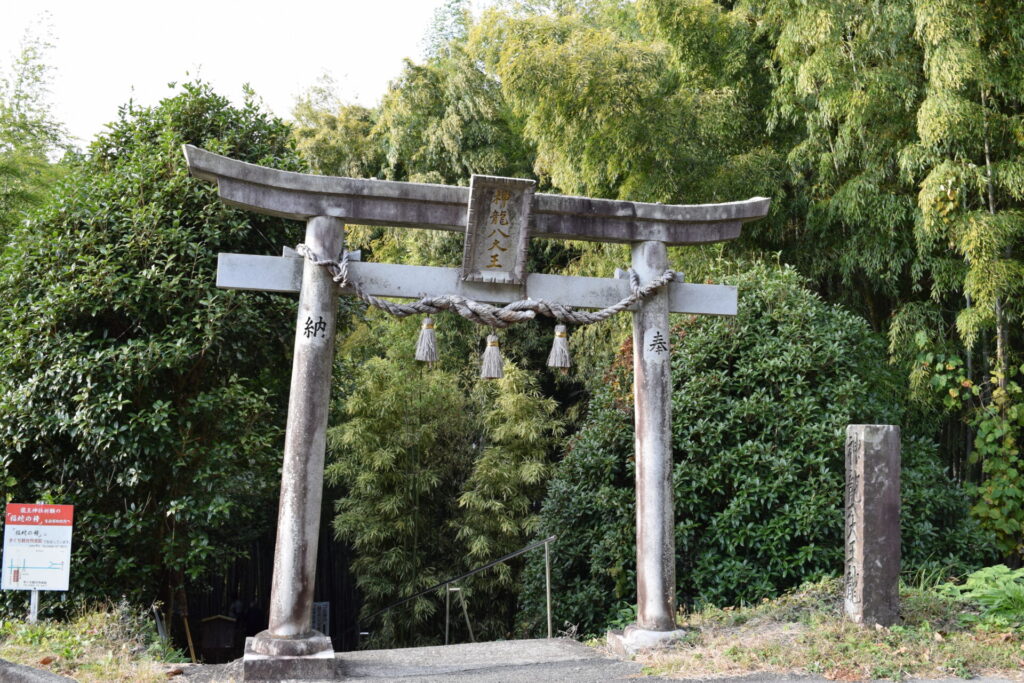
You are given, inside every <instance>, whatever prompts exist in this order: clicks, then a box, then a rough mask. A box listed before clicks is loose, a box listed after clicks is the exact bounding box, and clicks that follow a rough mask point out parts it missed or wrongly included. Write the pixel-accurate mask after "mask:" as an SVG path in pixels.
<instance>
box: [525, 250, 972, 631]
mask: <svg viewBox="0 0 1024 683" xmlns="http://www.w3.org/2000/svg"><path fill="white" fill-rule="evenodd" d="M731 284H736V285H738V286H739V288H740V309H739V314H738V315H737V316H736V317H735V318H710V317H699V318H698V317H694V316H691V317H688V318H687V319H685V320H682V321H680V322H677V323H676V324H675V325H673V328H672V344H673V358H672V374H673V383H674V384H673V386H674V390H673V434H672V443H673V451H674V461H675V467H674V474H673V485H674V491H675V523H676V551H677V568H676V571H677V590H678V595H677V597H678V599H679V602H680V604H689V605H693V604H706V603H711V604H717V605H723V604H737V603H752V602H755V601H758V600H760V599H761V598H764V597H768V596H775V595H778V594H780V593H782V592H783V591H785V590H786V589H789V588H793V587H795V586H798V585H799V584H801V583H802V582H804V581H808V580H815V579H818V578H821V577H823V576H826V575H830V574H837V573H839V572H841V571H842V562H843V538H842V526H843V488H844V487H843V478H844V463H843V461H844V455H843V442H844V435H845V429H846V426H847V425H848V424H857V423H879V424H901V423H902V422H903V421H904V420H905V415H904V411H903V409H902V404H901V395H902V388H901V384H900V379H899V375H898V373H897V372H894V370H893V369H892V368H891V367H889V366H888V365H887V363H886V361H885V358H886V355H885V349H884V346H883V342H882V340H881V339H880V338H879V337H878V336H877V335H875V334H873V333H872V332H871V330H870V329H869V328H868V326H867V324H866V323H865V322H864V321H863V320H861V319H860V318H858V317H856V316H854V315H852V314H851V313H849V312H847V311H845V310H842V309H840V308H838V307H834V306H829V305H827V304H825V303H823V302H822V301H821V300H820V299H819V298H818V297H817V296H816V295H814V294H812V293H810V292H809V291H808V290H807V289H805V287H804V284H803V282H802V281H801V279H800V277H799V276H798V275H797V273H796V272H795V271H793V270H791V269H785V268H784V269H773V268H769V267H766V266H759V267H756V268H754V269H752V270H750V271H748V272H746V273H744V274H742V275H739V276H737V277H735V278H732V279H731ZM631 353H632V350H631V348H630V347H629V346H628V344H627V345H626V346H624V347H623V349H622V350H621V352H620V354H619V358H618V360H617V361H616V363H615V364H614V366H613V367H612V368H611V370H610V371H609V374H608V381H607V382H606V384H605V389H604V390H603V391H602V392H600V393H599V394H598V395H597V396H595V398H594V400H593V402H592V404H591V408H590V414H589V416H588V418H587V420H586V422H585V424H584V427H583V428H582V430H581V431H580V432H579V433H578V434H577V436H576V438H575V439H574V441H573V442H572V443H571V444H570V447H569V450H568V453H567V454H566V456H565V458H564V459H563V460H562V461H561V462H560V463H559V464H558V466H557V468H556V473H555V475H554V477H553V479H552V481H551V484H550V486H549V489H548V496H547V499H546V501H545V503H544V507H543V510H542V524H541V527H542V528H541V534H557V535H558V536H559V541H558V542H557V543H556V544H555V545H554V547H553V554H554V563H553V583H554V590H555V594H556V596H557V600H556V609H557V619H558V621H559V622H560V623H561V622H569V623H572V624H577V625H578V626H579V627H580V629H581V630H582V631H583V632H584V633H587V632H596V631H598V630H600V629H602V628H603V627H604V626H605V625H606V623H608V622H610V621H612V620H614V619H615V617H616V614H617V612H618V610H619V609H621V603H622V602H623V601H628V602H632V601H634V600H635V594H634V591H635V531H634V528H635V527H634V469H633V417H632V416H633V404H632V395H631V393H630V391H631V389H630V386H631V379H632V377H631V367H632V365H631ZM917 429H918V426H917V425H914V424H903V467H904V475H903V494H902V495H903V516H902V525H903V537H904V555H905V558H904V565H905V566H915V565H917V564H921V563H924V562H926V561H931V562H956V561H958V558H964V557H965V556H966V557H967V558H968V559H970V556H971V555H972V553H973V554H974V555H977V554H978V552H981V549H978V548H976V547H975V546H976V545H977V544H972V543H971V542H969V535H970V531H971V529H972V527H971V526H970V525H969V524H968V523H966V522H965V512H966V502H965V499H964V497H963V495H962V493H961V492H960V491H959V489H958V488H957V487H956V486H955V485H954V484H952V483H951V482H950V481H949V480H948V478H947V477H946V476H945V474H944V473H943V471H942V467H941V465H940V464H939V462H938V459H937V456H936V453H935V451H936V447H935V446H934V445H933V444H932V443H931V442H930V441H928V440H927V439H924V438H922V437H921V436H920V435H918V434H916V433H915V431H916V430H917ZM542 576H543V574H542V567H541V566H540V565H539V564H538V562H536V561H534V562H533V564H532V566H531V571H530V572H529V577H528V581H527V589H526V595H525V596H524V607H523V610H522V612H521V619H522V620H523V621H525V622H532V623H535V622H536V618H537V615H540V614H542V613H543V579H542Z"/></svg>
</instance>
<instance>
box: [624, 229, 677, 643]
mask: <svg viewBox="0 0 1024 683" xmlns="http://www.w3.org/2000/svg"><path fill="white" fill-rule="evenodd" d="M632 266H633V270H634V271H636V274H637V275H638V276H639V278H640V283H641V285H644V284H646V283H648V282H650V281H651V280H654V279H655V278H658V277H661V275H662V274H664V272H665V271H666V270H668V248H667V247H666V246H665V244H664V243H663V242H637V243H635V244H633V259H632ZM668 311H669V305H668V288H667V287H663V288H661V289H660V290H658V291H657V292H655V293H654V294H653V295H652V296H650V297H647V298H646V299H644V300H642V301H641V302H640V303H639V304H638V306H637V310H636V311H635V312H634V313H633V403H634V406H635V408H634V420H635V431H636V437H635V438H636V451H635V453H636V564H637V566H636V583H637V626H638V627H639V628H640V629H643V630H646V631H673V630H675V628H676V621H675V612H676V606H675V586H676V567H675V558H676V553H675V524H674V521H673V520H674V514H673V510H672V368H671V362H670V361H671V353H670V349H669V327H668V325H669V321H668Z"/></svg>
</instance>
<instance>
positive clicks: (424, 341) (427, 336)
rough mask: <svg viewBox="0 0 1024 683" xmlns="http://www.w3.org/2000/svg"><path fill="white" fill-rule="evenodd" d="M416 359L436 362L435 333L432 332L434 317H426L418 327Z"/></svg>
mask: <svg viewBox="0 0 1024 683" xmlns="http://www.w3.org/2000/svg"><path fill="white" fill-rule="evenodd" d="M416 360H419V361H423V362H424V363H436V362H437V335H436V334H434V319H433V318H431V317H426V318H424V319H423V326H422V327H421V328H420V338H419V340H417V342H416Z"/></svg>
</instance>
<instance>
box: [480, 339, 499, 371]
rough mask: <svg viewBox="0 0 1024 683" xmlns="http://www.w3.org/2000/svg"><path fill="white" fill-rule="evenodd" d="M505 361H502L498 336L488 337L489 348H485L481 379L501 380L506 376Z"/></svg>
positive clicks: (481, 365)
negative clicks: (503, 367)
mask: <svg viewBox="0 0 1024 683" xmlns="http://www.w3.org/2000/svg"><path fill="white" fill-rule="evenodd" d="M502 365H504V361H502V359H501V347H500V345H499V344H498V335H496V334H489V335H487V346H486V347H484V357H483V363H481V364H480V377H482V378H483V379H501V378H502V377H504V376H505V372H504V370H503V369H502Z"/></svg>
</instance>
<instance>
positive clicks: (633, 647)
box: [608, 624, 690, 657]
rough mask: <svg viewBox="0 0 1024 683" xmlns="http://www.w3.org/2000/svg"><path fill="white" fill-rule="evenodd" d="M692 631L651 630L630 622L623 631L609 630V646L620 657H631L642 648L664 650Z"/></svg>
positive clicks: (682, 629)
mask: <svg viewBox="0 0 1024 683" xmlns="http://www.w3.org/2000/svg"><path fill="white" fill-rule="evenodd" d="M689 632H690V631H689V630H688V629H685V628H677V629H673V630H671V631H650V630H648V629H645V628H640V627H639V626H637V625H636V624H630V625H629V626H627V627H626V628H625V629H623V630H621V631H608V648H609V649H610V650H611V651H612V652H614V653H615V654H617V655H619V656H620V657H631V656H632V655H635V654H636V653H637V652H640V651H641V650H662V649H665V648H669V647H672V646H673V645H675V644H677V643H679V642H680V641H681V640H683V638H685V637H686V635H687V634H688V633H689Z"/></svg>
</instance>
